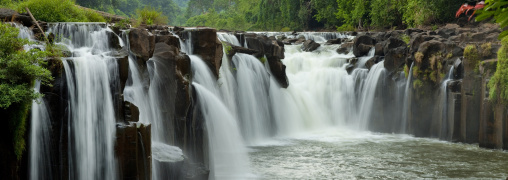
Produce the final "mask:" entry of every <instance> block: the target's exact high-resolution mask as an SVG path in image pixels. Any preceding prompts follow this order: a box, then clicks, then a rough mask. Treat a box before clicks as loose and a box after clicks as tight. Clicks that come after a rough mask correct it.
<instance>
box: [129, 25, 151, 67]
mask: <svg viewBox="0 0 508 180" xmlns="http://www.w3.org/2000/svg"><path fill="white" fill-rule="evenodd" d="M129 43H130V49H131V52H132V53H133V54H134V55H136V57H137V58H139V59H141V60H143V61H148V59H150V57H152V54H153V51H154V48H155V37H154V36H153V35H152V34H151V33H149V32H148V31H146V30H145V29H139V28H135V29H130V32H129Z"/></svg>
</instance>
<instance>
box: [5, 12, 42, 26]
mask: <svg viewBox="0 0 508 180" xmlns="http://www.w3.org/2000/svg"><path fill="white" fill-rule="evenodd" d="M0 21H4V22H11V21H17V22H20V23H21V24H23V25H24V26H26V27H30V26H32V25H34V23H33V21H32V18H31V17H30V16H29V15H27V14H19V13H18V12H16V11H14V10H12V9H6V8H0Z"/></svg>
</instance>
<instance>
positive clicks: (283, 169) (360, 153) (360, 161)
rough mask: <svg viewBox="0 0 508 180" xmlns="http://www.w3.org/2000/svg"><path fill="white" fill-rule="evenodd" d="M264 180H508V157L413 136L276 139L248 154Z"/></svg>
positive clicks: (340, 134)
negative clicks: (428, 179)
mask: <svg viewBox="0 0 508 180" xmlns="http://www.w3.org/2000/svg"><path fill="white" fill-rule="evenodd" d="M249 154H250V157H251V161H252V166H253V169H254V171H255V172H257V173H258V174H259V176H260V177H261V178H263V179H315V178H337V179H380V178H381V179H415V178H438V179H448V178H459V179H465V178H472V179H476V178H481V179H485V178H487V179H491V178H492V179H505V178H506V177H508V153H507V152H505V151H500V150H487V149H481V148H479V147H478V146H477V145H469V144H458V143H449V142H443V141H439V140H435V139H426V138H414V137H411V136H409V135H398V134H379V133H371V132H357V131H352V130H346V129H328V130H324V131H319V132H313V133H308V134H301V135H298V136H297V137H295V138H278V139H277V141H276V142H270V143H268V144H265V145H262V146H254V147H251V152H250V153H249Z"/></svg>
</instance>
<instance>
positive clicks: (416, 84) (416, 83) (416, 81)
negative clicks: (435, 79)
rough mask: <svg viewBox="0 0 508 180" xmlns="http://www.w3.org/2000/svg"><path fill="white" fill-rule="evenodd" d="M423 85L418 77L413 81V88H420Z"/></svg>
mask: <svg viewBox="0 0 508 180" xmlns="http://www.w3.org/2000/svg"><path fill="white" fill-rule="evenodd" d="M422 87H423V82H422V81H421V80H419V79H416V80H414V81H413V89H420V88H422Z"/></svg>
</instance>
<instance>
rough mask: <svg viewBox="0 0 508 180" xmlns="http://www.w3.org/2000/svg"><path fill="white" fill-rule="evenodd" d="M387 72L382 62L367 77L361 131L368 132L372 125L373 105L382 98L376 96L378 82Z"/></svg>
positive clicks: (359, 122)
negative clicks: (369, 126) (370, 124)
mask: <svg viewBox="0 0 508 180" xmlns="http://www.w3.org/2000/svg"><path fill="white" fill-rule="evenodd" d="M385 71H386V70H385V68H384V62H383V61H381V62H379V63H377V64H376V65H374V66H372V68H371V70H370V72H369V75H367V79H366V80H365V85H364V86H363V87H364V88H363V90H362V98H361V100H360V119H359V121H358V124H357V126H358V128H359V129H363V130H366V129H367V127H368V125H369V123H370V120H371V116H372V115H373V113H372V112H373V104H374V102H375V101H376V98H377V99H379V98H380V97H377V96H376V89H377V86H378V81H379V80H380V77H381V76H383V75H384V73H385Z"/></svg>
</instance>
